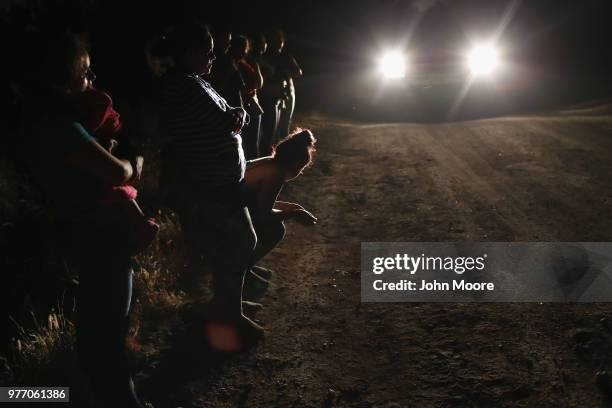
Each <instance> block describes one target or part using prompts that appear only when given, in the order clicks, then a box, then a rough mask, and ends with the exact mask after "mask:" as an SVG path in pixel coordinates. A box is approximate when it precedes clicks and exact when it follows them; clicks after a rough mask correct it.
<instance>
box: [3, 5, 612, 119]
mask: <svg viewBox="0 0 612 408" xmlns="http://www.w3.org/2000/svg"><path fill="white" fill-rule="evenodd" d="M8 5H12V6H11V7H12V10H11V11H10V19H11V20H12V21H17V22H18V23H17V25H19V20H20V19H21V20H22V21H23V24H22V25H25V23H26V22H28V21H32V22H34V24H35V25H39V26H44V25H54V26H65V27H70V28H72V29H73V30H75V31H78V32H86V33H89V35H90V39H91V42H92V45H93V48H92V61H93V68H94V71H95V72H96V74H97V75H98V80H97V85H98V87H100V88H102V89H105V90H108V91H109V92H110V93H111V94H112V95H114V97H115V98H118V99H119V100H122V99H125V100H130V101H133V102H138V101H141V100H143V99H146V98H148V97H149V96H150V89H151V74H150V73H149V72H148V70H147V68H146V63H145V54H144V48H145V46H146V44H147V43H148V42H149V41H151V40H152V39H153V38H154V37H155V36H156V35H158V34H159V33H160V32H162V30H163V29H165V28H167V27H168V26H171V25H172V24H175V23H176V22H180V21H183V20H185V19H189V18H199V19H200V20H202V21H203V22H206V23H207V24H209V25H210V27H211V28H212V29H213V30H214V29H218V28H223V29H229V30H231V31H232V32H233V33H234V34H240V33H246V34H253V33H257V32H266V31H267V30H268V29H270V28H272V27H279V28H282V29H283V30H285V31H286V33H287V37H288V42H287V49H288V50H289V51H290V52H291V53H292V54H293V55H294V56H295V57H296V58H297V60H298V62H299V63H300V65H301V66H302V67H303V69H304V73H305V77H304V79H303V80H301V81H300V82H299V83H298V90H299V92H298V103H297V108H298V109H303V110H313V109H317V110H323V111H338V112H340V113H351V112H352V113H356V115H357V116H359V115H361V116H363V117H364V118H365V117H366V116H367V115H366V113H365V112H366V111H368V110H369V108H372V107H374V108H375V109H374V110H375V111H376V112H377V114H379V116H381V117H382V118H385V115H384V113H385V112H391V111H393V109H389V108H385V107H384V106H383V107H380V106H374V105H371V102H372V100H373V99H374V98H375V97H374V96H373V93H374V92H375V91H376V87H377V86H378V84H377V82H378V81H379V79H378V78H375V77H372V76H369V77H368V76H365V73H366V72H368V71H371V70H372V67H373V66H374V65H375V62H376V60H375V57H376V55H379V54H380V52H381V50H382V49H384V48H385V47H388V46H390V45H391V46H395V45H397V44H402V45H403V47H404V48H405V49H406V50H407V52H408V53H409V56H410V64H411V70H412V72H413V73H414V75H413V78H412V84H411V85H415V86H416V85H423V83H425V84H426V85H427V87H426V88H425V90H423V89H420V90H419V88H418V86H417V87H416V91H415V92H416V93H417V94H416V98H418V99H419V104H422V102H423V101H426V102H431V103H430V105H432V106H433V105H438V107H440V105H441V109H440V111H445V110H446V109H447V108H448V105H449V104H451V103H452V100H453V98H454V97H455V96H456V94H457V93H458V91H459V88H460V84H459V82H461V81H460V80H453V79H449V77H448V75H447V74H448V73H449V72H450V71H449V70H451V68H449V67H455V71H456V67H457V66H458V64H459V62H460V61H461V55H460V53H461V52H463V51H464V50H465V49H466V47H468V46H469V44H470V41H473V40H476V39H488V38H490V37H491V36H492V35H494V34H495V33H496V32H497V33H499V43H500V44H502V45H503V49H504V58H505V59H506V60H508V61H511V63H512V65H513V67H514V71H513V76H512V77H511V78H505V79H503V80H499V81H498V82H499V83H498V84H496V85H497V86H501V87H502V90H501V91H499V90H498V92H502V93H503V94H505V95H507V96H508V97H509V98H510V97H511V98H512V106H511V108H510V109H512V110H520V111H526V110H530V109H534V108H540V107H548V106H552V105H561V104H566V103H571V102H579V101H584V100H590V99H596V98H603V97H606V96H608V95H609V94H610V89H611V85H610V84H611V81H610V80H609V73H610V72H611V68H612V58H611V51H610V49H611V48H610V46H609V44H608V41H609V38H612V28H611V24H610V21H609V20H610V16H611V15H612V14H611V11H612V4H611V3H610V2H609V1H604V0H590V1H580V2H577V1H568V0H562V1H559V0H554V1H553V0H537V1H526V0H525V1H517V0H503V1H501V0H456V1H448V0H446V1H445V0H439V1H435V0H413V1H410V0H382V1H365V0H359V1H348V0H339V1H309V2H292V1H276V0H274V1H265V2H255V1H249V2H246V1H223V2H210V1H201V0H200V1H194V0H182V1H159V2H149V1H127V2H126V1H117V0H109V1H101V0H88V1H74V0H71V1H44V2H28V1H17V2H6V1H5V2H4V7H5V8H6V7H8ZM15 16H17V17H15ZM504 21H507V22H508V23H507V24H503V22H504ZM502 25H504V26H505V29H503V30H501V29H500V27H501V26H502ZM4 37H5V40H8V41H9V43H10V44H11V46H17V47H19V41H20V39H19V38H18V36H17V37H15V36H11V34H9V35H5V36H4ZM437 70H438V71H440V72H441V75H438V76H435V78H434V77H432V76H431V73H432V72H437ZM419 73H420V74H427V75H425V76H426V77H427V78H425V79H424V78H423V77H422V76H421V78H419V80H417V79H415V78H416V77H417V76H418V74H419ZM440 78H442V80H441V79H440ZM453 81H454V82H457V84H452V83H453ZM440 83H443V86H442V87H438V88H440V89H437V88H436V86H438V85H440ZM449 83H450V85H449ZM403 85H405V84H403ZM432 86H433V88H432ZM413 91H414V90H413ZM386 92H387V94H386V95H385V97H384V100H385V104H386V105H387V106H388V105H389V104H391V103H401V104H404V103H406V104H409V101H408V102H407V100H406V98H408V97H407V96H406V95H407V94H408V93H410V94H411V95H412V96H411V98H412V99H413V101H412V102H413V103H414V99H415V92H410V91H406V90H405V89H404V90H403V91H402V92H401V97H398V96H397V95H393V94H391V93H389V92H390V91H386ZM489 98H497V99H499V94H495V95H489ZM408 99H410V98H408ZM479 100H480V101H481V102H482V104H481V105H486V104H488V103H489V101H488V100H487V97H483V96H480V97H479ZM468 102H469V101H468ZM417 105H418V104H417ZM407 106H408V105H407ZM481 107H482V106H481ZM404 111H405V110H404ZM480 112H481V113H486V112H484V111H483V109H480ZM421 113H423V115H425V113H424V112H421ZM406 119H415V120H418V119H419V117H418V115H417V116H416V117H415V116H414V115H413V116H411V117H406Z"/></svg>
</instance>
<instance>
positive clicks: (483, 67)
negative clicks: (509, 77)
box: [379, 44, 499, 79]
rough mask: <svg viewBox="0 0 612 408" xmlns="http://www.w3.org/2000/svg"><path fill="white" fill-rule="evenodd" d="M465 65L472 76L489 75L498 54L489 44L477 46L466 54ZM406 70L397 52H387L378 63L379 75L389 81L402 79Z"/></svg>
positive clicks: (399, 53)
mask: <svg viewBox="0 0 612 408" xmlns="http://www.w3.org/2000/svg"><path fill="white" fill-rule="evenodd" d="M465 63H466V67H467V69H468V70H469V71H470V72H471V73H472V75H474V76H487V75H491V74H492V73H493V72H494V71H495V69H496V68H497V67H498V65H499V53H498V51H497V49H496V48H495V47H494V46H492V45H490V44H482V45H477V46H475V47H473V48H472V49H471V50H469V52H467V53H466V55H465ZM407 68H408V64H407V62H406V56H405V55H404V54H403V53H401V52H399V51H387V52H386V53H385V54H383V56H382V57H381V59H380V62H379V71H380V73H381V74H382V75H383V76H384V77H385V78H389V79H399V78H404V77H405V76H406V71H407Z"/></svg>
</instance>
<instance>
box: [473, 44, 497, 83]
mask: <svg viewBox="0 0 612 408" xmlns="http://www.w3.org/2000/svg"><path fill="white" fill-rule="evenodd" d="M467 63H468V68H469V69H470V71H471V72H472V74H473V75H477V76H483V75H491V74H492V73H493V72H494V71H495V69H496V68H497V66H498V65H499V56H498V52H497V50H496V49H495V47H493V46H492V45H489V44H485V45H479V46H476V47H474V48H472V50H470V52H469V54H468V57H467Z"/></svg>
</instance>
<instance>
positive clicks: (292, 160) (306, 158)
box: [244, 129, 317, 279]
mask: <svg viewBox="0 0 612 408" xmlns="http://www.w3.org/2000/svg"><path fill="white" fill-rule="evenodd" d="M315 143H316V139H315V138H314V136H313V135H312V132H311V131H310V130H308V129H296V130H295V131H294V132H292V133H291V134H290V135H289V136H287V137H286V138H284V139H283V140H281V141H280V142H279V143H278V144H277V145H276V146H274V147H273V149H272V154H271V155H270V156H267V157H262V158H260V159H257V160H253V161H250V162H248V164H247V170H246V173H245V176H244V178H245V185H244V201H245V203H246V205H247V207H248V209H249V213H250V215H251V219H252V222H253V226H254V227H255V231H256V233H257V247H256V248H255V254H254V256H253V260H252V265H253V266H252V268H251V274H254V275H257V276H256V277H255V278H256V279H258V278H263V279H267V278H269V277H270V271H269V270H267V269H265V268H260V267H257V266H254V265H255V263H257V262H258V261H259V260H260V259H261V258H263V257H264V256H265V255H266V254H267V253H268V252H270V251H271V250H272V249H273V248H274V247H275V246H276V245H277V244H278V243H279V242H280V241H281V240H282V239H283V236H284V233H285V226H284V224H283V221H285V220H290V219H293V220H296V221H298V222H300V223H302V224H304V225H314V224H316V222H317V218H316V217H315V216H314V215H312V214H311V213H310V212H309V211H307V210H306V209H304V207H302V206H301V205H299V204H297V203H290V202H285V201H279V200H278V195H279V193H280V192H281V190H282V189H283V186H284V185H285V183H287V182H288V181H291V180H293V179H295V178H296V177H297V176H299V175H300V174H302V172H303V171H304V169H306V168H307V167H308V166H309V165H310V164H311V163H312V157H313V154H314V152H315V148H314V145H315ZM247 278H248V277H247Z"/></svg>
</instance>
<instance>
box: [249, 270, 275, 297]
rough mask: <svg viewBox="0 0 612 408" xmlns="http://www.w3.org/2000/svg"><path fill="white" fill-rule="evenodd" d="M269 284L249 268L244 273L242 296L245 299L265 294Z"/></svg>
mask: <svg viewBox="0 0 612 408" xmlns="http://www.w3.org/2000/svg"><path fill="white" fill-rule="evenodd" d="M269 286H270V282H268V281H267V280H266V279H264V278H262V277H261V276H259V275H258V274H256V273H255V272H253V270H252V269H249V270H248V271H247V273H246V274H245V275H244V285H243V287H242V297H243V298H244V299H246V300H257V299H259V298H261V297H262V296H263V295H265V293H266V291H267V290H268V287H269Z"/></svg>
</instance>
